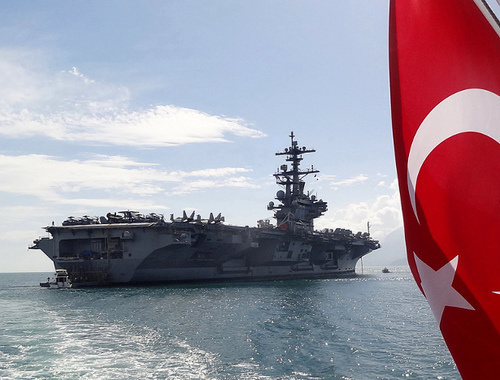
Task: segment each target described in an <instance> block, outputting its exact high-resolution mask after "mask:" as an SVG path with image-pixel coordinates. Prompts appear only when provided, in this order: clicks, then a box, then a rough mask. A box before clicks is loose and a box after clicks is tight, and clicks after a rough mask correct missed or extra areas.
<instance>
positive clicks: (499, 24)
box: [474, 0, 500, 37]
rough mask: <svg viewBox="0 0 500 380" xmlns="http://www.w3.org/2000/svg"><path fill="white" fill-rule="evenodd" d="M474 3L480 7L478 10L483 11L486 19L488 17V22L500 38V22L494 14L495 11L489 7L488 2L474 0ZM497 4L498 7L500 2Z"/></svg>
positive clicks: (498, 0)
mask: <svg viewBox="0 0 500 380" xmlns="http://www.w3.org/2000/svg"><path fill="white" fill-rule="evenodd" d="M474 2H475V3H476V5H477V6H478V8H479V9H480V10H481V12H482V13H483V15H484V17H486V19H487V20H488V22H489V23H490V25H491V26H492V28H493V29H494V30H495V32H496V33H497V34H498V36H499V37H500V20H498V17H497V15H496V14H495V12H493V10H492V9H491V7H490V6H489V4H488V3H487V2H486V0H474ZM497 2H498V5H500V0H497Z"/></svg>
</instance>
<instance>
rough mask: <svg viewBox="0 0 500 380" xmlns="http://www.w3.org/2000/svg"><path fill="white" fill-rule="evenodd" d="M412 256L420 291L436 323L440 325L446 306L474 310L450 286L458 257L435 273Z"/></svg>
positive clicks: (415, 255) (416, 257) (414, 254)
mask: <svg viewBox="0 0 500 380" xmlns="http://www.w3.org/2000/svg"><path fill="white" fill-rule="evenodd" d="M413 256H414V257H415V263H416V264H417V270H418V274H419V276H420V280H421V285H422V289H423V290H424V294H425V297H426V298H427V302H429V305H430V306H431V309H432V312H433V313H434V317H436V320H437V321H438V323H441V317H442V316H443V311H444V308H445V307H446V306H451V307H458V308H461V309H468V310H474V308H473V307H472V306H471V304H470V303H469V302H467V300H466V299H465V298H464V297H463V296H462V295H461V294H460V293H459V292H457V291H456V290H455V289H454V288H453V286H452V283H453V279H454V278H455V272H456V270H457V266H458V256H455V258H454V259H452V260H451V261H450V262H448V263H446V264H445V265H443V266H442V267H441V268H439V269H438V270H436V271H435V270H434V269H432V268H431V267H430V266H428V265H427V264H426V263H424V262H423V261H422V260H420V259H419V257H418V256H417V254H416V253H415V252H413Z"/></svg>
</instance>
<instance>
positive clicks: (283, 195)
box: [276, 190, 285, 200]
mask: <svg viewBox="0 0 500 380" xmlns="http://www.w3.org/2000/svg"><path fill="white" fill-rule="evenodd" d="M276 198H278V199H279V200H282V199H284V198H285V192H284V191H283V190H280V191H278V192H277V193H276Z"/></svg>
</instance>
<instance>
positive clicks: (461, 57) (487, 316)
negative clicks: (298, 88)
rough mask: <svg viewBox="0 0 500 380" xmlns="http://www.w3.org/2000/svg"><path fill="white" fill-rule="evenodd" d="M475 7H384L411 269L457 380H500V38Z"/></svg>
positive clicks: (457, 2)
mask: <svg viewBox="0 0 500 380" xmlns="http://www.w3.org/2000/svg"><path fill="white" fill-rule="evenodd" d="M499 30H500V29H499V28H498V25H497V24H496V21H495V19H494V17H492V16H491V14H489V13H488V9H487V8H486V6H485V5H484V4H483V3H482V2H481V1H480V0H475V1H474V0H391V5H390V28H389V35H390V42H389V53H390V78H391V103H392V119H393V137H394V147H395V154H396V164H397V171H398V178H399V187H400V194H401V203H402V209H403V217H404V224H405V236H406V246H407V253H408V262H409V264H410V267H411V270H412V273H413V275H414V277H415V280H416V282H417V284H418V285H419V287H420V289H421V290H422V292H423V293H424V295H425V297H426V298H427V300H428V302H429V304H430V306H431V308H432V311H433V313H434V315H435V317H436V319H437V321H438V323H439V327H440V329H441V332H442V334H443V337H444V339H445V341H446V344H447V345H448V348H449V349H450V352H451V354H452V356H453V358H454V360H455V363H456V364H457V367H458V369H459V371H460V374H461V375H462V377H463V378H465V379H493V378H495V379H496V378H500V32H499Z"/></svg>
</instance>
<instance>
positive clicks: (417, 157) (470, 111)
mask: <svg viewBox="0 0 500 380" xmlns="http://www.w3.org/2000/svg"><path fill="white" fill-rule="evenodd" d="M499 126H500V96H498V95H497V94H494V93H493V92H490V91H487V90H482V89H478V88H473V89H467V90H463V91H460V92H457V93H455V94H453V95H451V96H449V97H448V98H446V99H445V100H443V101H442V102H441V103H439V104H438V105H437V106H436V107H435V108H434V109H433V110H432V111H431V112H430V113H429V114H428V115H427V117H426V118H425V119H424V121H423V122H422V124H421V125H420V127H419V128H418V130H417V133H416V134H415V137H414V138H413V141H412V143H411V147H410V153H409V155H408V191H409V193H410V200H411V205H412V208H413V212H414V213H415V217H416V218H417V220H418V214H417V208H416V204H415V187H416V185H417V179H418V174H419V172H420V168H421V167H422V164H423V163H424V161H425V159H426V158H427V157H428V156H429V154H430V153H431V152H432V151H433V150H434V148H436V147H437V146H438V145H439V144H441V143H442V142H443V141H445V140H447V139H449V138H451V137H453V136H455V135H458V134H459V133H466V132H476V133H481V134H484V135H485V136H488V137H490V138H492V139H494V140H495V141H496V142H498V143H500V128H499Z"/></svg>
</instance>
